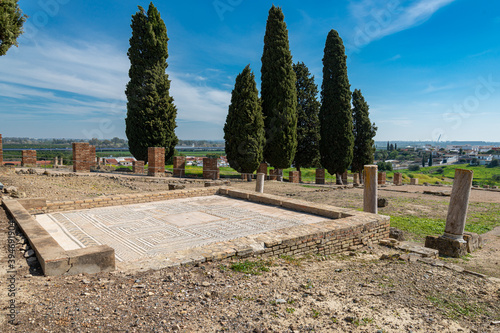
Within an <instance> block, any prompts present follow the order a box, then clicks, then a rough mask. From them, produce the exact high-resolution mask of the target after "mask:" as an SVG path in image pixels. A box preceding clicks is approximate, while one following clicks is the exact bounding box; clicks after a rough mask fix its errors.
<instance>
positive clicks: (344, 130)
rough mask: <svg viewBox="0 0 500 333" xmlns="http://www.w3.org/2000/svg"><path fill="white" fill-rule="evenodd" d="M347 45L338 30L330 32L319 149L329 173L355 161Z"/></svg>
mask: <svg viewBox="0 0 500 333" xmlns="http://www.w3.org/2000/svg"><path fill="white" fill-rule="evenodd" d="M346 58H347V56H346V55H345V49H344V44H343V42H342V39H341V38H340V36H339V34H338V32H337V31H335V30H333V29H332V30H331V31H330V32H329V33H328V37H327V39H326V44H325V51H324V57H323V84H322V85H321V108H320V113H319V119H320V122H321V130H320V135H321V140H320V146H319V147H320V153H321V165H323V167H324V168H326V169H327V170H328V172H329V173H330V174H336V176H337V177H336V178H337V184H342V177H341V174H342V173H343V172H344V171H345V170H347V168H348V167H349V165H350V164H351V162H352V148H353V145H354V135H353V124H352V110H351V91H350V85H349V78H348V77H347V64H346Z"/></svg>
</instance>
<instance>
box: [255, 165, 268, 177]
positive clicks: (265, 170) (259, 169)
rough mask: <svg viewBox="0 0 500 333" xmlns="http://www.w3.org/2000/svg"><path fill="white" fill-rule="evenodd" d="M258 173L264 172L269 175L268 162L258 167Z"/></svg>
mask: <svg viewBox="0 0 500 333" xmlns="http://www.w3.org/2000/svg"><path fill="white" fill-rule="evenodd" d="M257 173H263V174H265V175H266V176H267V163H261V164H260V165H259V168H258V169H257Z"/></svg>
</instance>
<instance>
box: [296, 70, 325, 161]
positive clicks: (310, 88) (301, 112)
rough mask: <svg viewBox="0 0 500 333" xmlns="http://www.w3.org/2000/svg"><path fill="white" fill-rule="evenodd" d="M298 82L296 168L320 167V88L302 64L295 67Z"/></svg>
mask: <svg viewBox="0 0 500 333" xmlns="http://www.w3.org/2000/svg"><path fill="white" fill-rule="evenodd" d="M293 70H294V72H295V76H296V77H297V81H296V83H295V86H296V88H297V153H296V154H295V163H294V164H295V167H296V168H297V170H299V171H300V168H301V167H304V168H312V167H319V166H320V155H319V139H320V136H319V115H318V114H319V108H320V106H321V104H320V103H319V101H318V99H317V97H316V96H317V95H318V86H317V85H316V83H314V76H313V75H311V73H310V72H309V69H308V68H307V66H306V65H305V64H304V63H303V62H301V63H297V64H294V65H293Z"/></svg>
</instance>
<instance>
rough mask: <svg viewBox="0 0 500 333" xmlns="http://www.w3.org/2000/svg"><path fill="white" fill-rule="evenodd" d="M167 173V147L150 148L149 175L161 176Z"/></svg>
mask: <svg viewBox="0 0 500 333" xmlns="http://www.w3.org/2000/svg"><path fill="white" fill-rule="evenodd" d="M164 175H165V148H164V147H149V148H148V176H153V177H161V176H164Z"/></svg>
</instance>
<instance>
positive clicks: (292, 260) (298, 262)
mask: <svg viewBox="0 0 500 333" xmlns="http://www.w3.org/2000/svg"><path fill="white" fill-rule="evenodd" d="M280 258H281V259H283V260H284V261H285V262H286V263H287V264H289V265H294V266H300V265H301V264H302V260H303V259H302V258H300V259H298V258H295V257H294V256H290V255H285V254H283V255H281V256H280Z"/></svg>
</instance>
